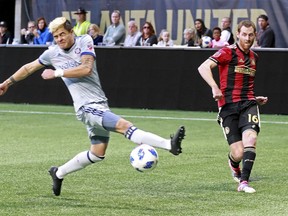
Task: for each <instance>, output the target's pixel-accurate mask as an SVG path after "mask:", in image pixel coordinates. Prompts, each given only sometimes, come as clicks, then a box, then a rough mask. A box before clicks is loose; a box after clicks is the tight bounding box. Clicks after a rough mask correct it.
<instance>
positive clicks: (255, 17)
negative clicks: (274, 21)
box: [250, 9, 267, 26]
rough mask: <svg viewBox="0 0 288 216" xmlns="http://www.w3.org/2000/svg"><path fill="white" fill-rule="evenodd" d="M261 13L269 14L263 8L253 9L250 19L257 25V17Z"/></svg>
mask: <svg viewBox="0 0 288 216" xmlns="http://www.w3.org/2000/svg"><path fill="white" fill-rule="evenodd" d="M260 14H266V15H267V13H266V11H265V10H263V9H251V15H250V20H251V21H252V22H254V23H255V25H256V26H257V17H258V16H259V15H260Z"/></svg>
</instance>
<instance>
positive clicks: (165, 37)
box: [157, 29, 174, 47]
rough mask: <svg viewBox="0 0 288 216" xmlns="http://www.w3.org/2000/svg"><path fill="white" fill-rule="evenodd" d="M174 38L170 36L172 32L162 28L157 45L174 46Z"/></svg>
mask: <svg viewBox="0 0 288 216" xmlns="http://www.w3.org/2000/svg"><path fill="white" fill-rule="evenodd" d="M173 45H174V43H173V40H171V38H170V32H168V31H167V30H166V29H162V30H161V32H160V35H159V38H158V43H157V46H162V47H166V46H173Z"/></svg>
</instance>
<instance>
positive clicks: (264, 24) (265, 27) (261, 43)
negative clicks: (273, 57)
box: [257, 14, 275, 48]
mask: <svg viewBox="0 0 288 216" xmlns="http://www.w3.org/2000/svg"><path fill="white" fill-rule="evenodd" d="M257 22H258V26H259V28H260V30H259V32H258V33H257V46H258V47H271V48H274V47H275V34H274V31H273V29H272V28H271V27H270V25H269V22H268V16H266V15H265V14H261V15H260V16H259V17H258V18H257Z"/></svg>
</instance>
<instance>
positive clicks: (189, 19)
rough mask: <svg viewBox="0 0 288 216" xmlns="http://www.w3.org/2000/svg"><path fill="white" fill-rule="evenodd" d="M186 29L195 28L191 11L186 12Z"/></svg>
mask: <svg viewBox="0 0 288 216" xmlns="http://www.w3.org/2000/svg"><path fill="white" fill-rule="evenodd" d="M185 16H186V17H185V22H186V24H185V28H195V27H194V26H195V25H194V19H193V16H192V13H191V11H190V10H185Z"/></svg>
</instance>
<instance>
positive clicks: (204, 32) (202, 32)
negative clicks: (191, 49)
mask: <svg viewBox="0 0 288 216" xmlns="http://www.w3.org/2000/svg"><path fill="white" fill-rule="evenodd" d="M194 24H195V29H196V38H195V43H196V45H198V46H201V44H202V37H203V36H209V37H210V38H212V31H211V29H208V28H207V27H206V26H205V24H204V21H203V20H202V19H196V20H195V22H194Z"/></svg>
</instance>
